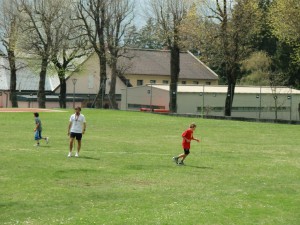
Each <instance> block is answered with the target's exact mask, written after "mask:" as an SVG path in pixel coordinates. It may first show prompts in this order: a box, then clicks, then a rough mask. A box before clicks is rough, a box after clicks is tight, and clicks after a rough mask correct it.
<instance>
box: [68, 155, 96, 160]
mask: <svg viewBox="0 0 300 225" xmlns="http://www.w3.org/2000/svg"><path fill="white" fill-rule="evenodd" d="M72 158H76V159H90V160H100V158H94V157H89V156H80V155H79V157H72Z"/></svg>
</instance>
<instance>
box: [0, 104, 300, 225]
mask: <svg viewBox="0 0 300 225" xmlns="http://www.w3.org/2000/svg"><path fill="white" fill-rule="evenodd" d="M71 113H73V111H70V110H67V111H62V112H41V113H40V118H41V120H42V123H43V135H44V136H49V137H50V142H49V144H48V145H47V144H46V143H44V142H41V146H40V147H38V148H37V147H33V145H34V144H35V142H34V140H33V128H34V117H33V114H32V112H9V113H0V124H1V129H0V163H1V164H0V224H5V225H8V224H9V225H10V224H22V225H23V224H24V225H25V224H29V225H31V224H38V225H39V224H41V225H46V224H47V225H48V224H51V225H52V224H53V225H57V224H72V225H78V224H105V225H109V224H116V225H119V224H120V225H123V224H124V225H125V224H128V225H131V224H138V225H141V224H151V225H152V224H153V225H154V224H155V225H156V224H157V225H158V224H159V225H160V224H161V225H173V224H174V225H175V224H176V225H177V224H183V225H198V224H199V225H202V224H207V225H222V224H224V225H233V224H236V225H244V224H247V225H256V224H258V225H263V224H265V225H277V224H278V225H282V224H285V225H298V224H300V213H299V212H300V138H299V135H300V126H299V125H283V124H269V123H248V122H237V121H221V120H208V119H200V118H183V117H170V116H166V115H156V114H150V113H141V112H124V111H110V110H93V109H89V110H88V109H83V110H82V114H84V115H85V116H86V119H87V131H86V134H85V135H84V137H83V141H82V151H81V154H80V157H79V158H75V157H72V158H67V154H68V141H69V139H68V136H67V127H68V120H69V117H70V115H71ZM191 122H195V123H196V124H197V129H196V131H195V133H194V136H195V137H197V138H200V139H201V140H202V142H200V143H196V142H193V143H192V147H191V154H190V155H189V156H188V157H187V159H186V161H185V163H186V165H185V166H177V165H175V163H174V162H172V157H173V156H175V155H178V154H179V153H181V152H182V148H181V133H182V132H183V131H184V130H185V129H186V128H187V127H188V125H189V123H191Z"/></svg>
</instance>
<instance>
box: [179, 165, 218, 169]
mask: <svg viewBox="0 0 300 225" xmlns="http://www.w3.org/2000/svg"><path fill="white" fill-rule="evenodd" d="M185 166H186V167H193V168H197V169H203V170H212V169H213V168H212V167H209V166H193V165H185Z"/></svg>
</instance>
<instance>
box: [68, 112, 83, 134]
mask: <svg viewBox="0 0 300 225" xmlns="http://www.w3.org/2000/svg"><path fill="white" fill-rule="evenodd" d="M70 122H71V123H72V125H71V130H70V132H72V133H80V134H81V133H82V129H83V123H86V121H85V117H84V115H82V114H79V116H77V115H76V113H74V114H73V115H71V117H70Z"/></svg>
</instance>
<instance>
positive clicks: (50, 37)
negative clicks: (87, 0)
mask: <svg viewBox="0 0 300 225" xmlns="http://www.w3.org/2000/svg"><path fill="white" fill-rule="evenodd" d="M16 1H17V2H18V5H19V11H20V12H21V13H22V17H23V20H24V24H23V26H22V31H23V35H22V41H23V42H22V47H23V48H24V49H25V50H27V52H28V53H29V54H33V55H37V56H39V57H40V58H41V65H40V66H41V68H40V75H39V76H40V80H39V89H38V94H37V97H38V105H39V107H40V108H45V107H46V104H45V101H46V94H45V81H46V74H47V67H48V64H49V62H50V60H51V59H52V56H53V54H54V53H56V52H57V49H58V48H59V44H60V43H61V42H62V40H63V38H64V37H63V36H61V32H60V30H61V29H64V27H63V24H64V19H65V17H64V16H63V15H64V14H65V12H66V11H67V10H68V7H69V2H68V1H59V0H39V1H36V0H35V1H31V0H16Z"/></svg>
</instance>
